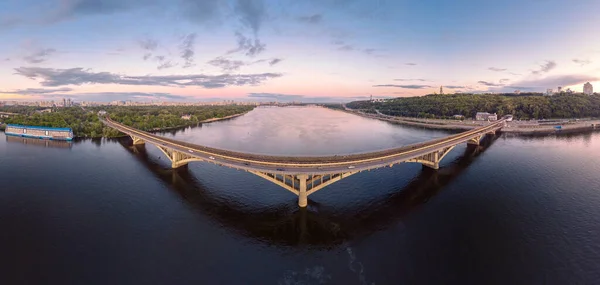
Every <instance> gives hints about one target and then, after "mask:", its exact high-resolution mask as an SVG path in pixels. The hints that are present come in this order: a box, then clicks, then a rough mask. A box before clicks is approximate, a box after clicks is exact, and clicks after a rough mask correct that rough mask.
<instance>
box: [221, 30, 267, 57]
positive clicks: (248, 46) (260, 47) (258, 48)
mask: <svg viewBox="0 0 600 285" xmlns="http://www.w3.org/2000/svg"><path fill="white" fill-rule="evenodd" d="M235 36H236V38H237V45H238V46H237V48H235V49H233V50H230V51H228V52H227V54H232V53H236V52H240V51H241V52H244V54H245V55H247V56H250V57H254V56H256V55H258V54H260V53H261V52H263V51H265V49H266V47H267V45H265V44H262V43H261V42H260V40H259V39H256V38H255V39H254V41H252V39H250V38H247V37H246V36H244V35H242V34H241V33H240V32H236V33H235Z"/></svg>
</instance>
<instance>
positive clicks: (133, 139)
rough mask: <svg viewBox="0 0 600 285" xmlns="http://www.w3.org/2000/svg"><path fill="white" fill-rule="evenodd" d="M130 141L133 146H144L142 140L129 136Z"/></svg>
mask: <svg viewBox="0 0 600 285" xmlns="http://www.w3.org/2000/svg"><path fill="white" fill-rule="evenodd" d="M130 137H131V140H132V141H133V145H140V144H144V140H142V139H140V138H138V137H134V136H130Z"/></svg>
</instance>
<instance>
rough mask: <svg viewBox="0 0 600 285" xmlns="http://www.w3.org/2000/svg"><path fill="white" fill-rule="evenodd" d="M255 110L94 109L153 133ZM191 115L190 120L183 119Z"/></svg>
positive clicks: (196, 108)
mask: <svg viewBox="0 0 600 285" xmlns="http://www.w3.org/2000/svg"><path fill="white" fill-rule="evenodd" d="M252 109H254V106H238V105H227V106H132V107H121V106H104V107H101V108H100V107H96V108H93V110H95V111H99V110H104V111H106V112H107V113H108V114H109V115H110V118H111V119H113V120H115V121H117V122H121V123H123V124H125V125H128V126H132V127H134V128H137V129H140V130H145V131H152V130H159V129H169V128H177V127H185V126H189V125H196V124H198V123H199V122H201V121H203V120H207V119H212V118H223V117H227V116H231V115H235V114H241V113H245V112H248V111H251V110H252ZM184 115H190V119H189V120H186V119H182V118H181V117H182V116H184Z"/></svg>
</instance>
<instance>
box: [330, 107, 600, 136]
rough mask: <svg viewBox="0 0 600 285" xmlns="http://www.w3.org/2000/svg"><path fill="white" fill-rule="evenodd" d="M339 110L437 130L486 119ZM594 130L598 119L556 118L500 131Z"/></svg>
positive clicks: (510, 124)
mask: <svg viewBox="0 0 600 285" xmlns="http://www.w3.org/2000/svg"><path fill="white" fill-rule="evenodd" d="M338 110H339V109H338ZM339 111H342V112H346V113H351V114H355V115H358V116H362V117H365V118H371V119H377V120H382V121H386V122H391V123H396V124H402V125H408V126H415V127H423V128H428V129H439V130H470V129H473V128H477V127H480V126H482V125H484V124H485V123H486V121H474V120H442V119H422V118H409V117H394V116H388V115H384V114H371V113H364V112H361V111H356V110H352V109H346V110H339ZM594 130H600V120H577V121H573V120H568V119H557V120H553V121H550V120H546V121H537V120H533V121H512V122H508V123H507V126H506V127H504V128H503V129H502V132H504V133H512V134H517V135H546V134H553V133H585V132H590V131H594Z"/></svg>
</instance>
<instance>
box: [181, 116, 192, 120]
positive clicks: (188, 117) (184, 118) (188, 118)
mask: <svg viewBox="0 0 600 285" xmlns="http://www.w3.org/2000/svg"><path fill="white" fill-rule="evenodd" d="M191 118H192V115H183V116H181V119H183V120H190V119H191Z"/></svg>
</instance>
